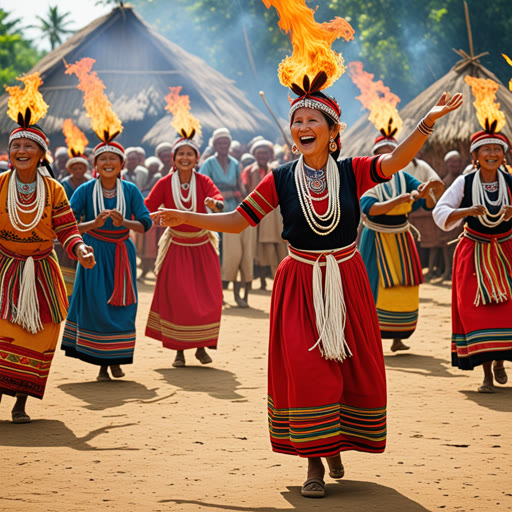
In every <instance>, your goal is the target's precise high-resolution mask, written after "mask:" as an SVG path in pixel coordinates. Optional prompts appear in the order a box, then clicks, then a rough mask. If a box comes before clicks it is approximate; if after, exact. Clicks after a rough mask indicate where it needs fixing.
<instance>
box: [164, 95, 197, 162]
mask: <svg viewBox="0 0 512 512" xmlns="http://www.w3.org/2000/svg"><path fill="white" fill-rule="evenodd" d="M181 89H182V88H181V86H178V87H169V94H168V95H167V96H166V97H165V100H166V102H167V104H166V106H165V110H167V111H169V112H170V113H171V114H172V115H173V119H172V121H171V126H172V127H173V128H174V129H175V130H176V131H177V132H178V133H179V134H180V135H181V138H180V139H179V140H177V141H176V143H175V144H174V146H173V148H172V154H173V156H174V154H175V152H176V150H177V149H178V148H179V147H181V146H190V147H191V148H193V149H194V151H195V152H196V154H197V157H198V158H199V147H198V146H197V144H196V143H195V142H194V140H193V138H194V136H195V135H198V136H199V135H201V123H200V122H199V119H197V118H196V117H194V116H193V115H192V114H191V113H190V98H189V97H188V96H185V95H183V96H181V95H180V92H181Z"/></svg>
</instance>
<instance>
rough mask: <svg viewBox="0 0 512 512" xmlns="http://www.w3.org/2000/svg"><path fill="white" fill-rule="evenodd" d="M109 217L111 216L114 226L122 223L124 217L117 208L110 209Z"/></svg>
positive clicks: (119, 225)
mask: <svg viewBox="0 0 512 512" xmlns="http://www.w3.org/2000/svg"><path fill="white" fill-rule="evenodd" d="M110 217H111V218H112V224H114V226H115V227H116V228H119V227H121V226H122V225H123V222H124V218H123V216H122V215H121V212H118V211H117V210H110Z"/></svg>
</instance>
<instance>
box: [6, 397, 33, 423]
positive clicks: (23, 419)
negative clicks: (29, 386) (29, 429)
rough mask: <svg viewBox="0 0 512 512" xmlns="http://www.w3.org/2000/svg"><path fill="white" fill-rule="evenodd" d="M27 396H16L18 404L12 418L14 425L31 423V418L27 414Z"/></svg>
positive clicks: (14, 408)
mask: <svg viewBox="0 0 512 512" xmlns="http://www.w3.org/2000/svg"><path fill="white" fill-rule="evenodd" d="M26 403H27V395H25V394H23V393H17V394H16V403H15V404H14V407H13V408H12V412H11V417H12V422H13V423H30V421H31V420H30V416H29V415H28V414H27V413H26V412H25V404H26Z"/></svg>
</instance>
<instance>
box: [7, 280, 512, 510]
mask: <svg viewBox="0 0 512 512" xmlns="http://www.w3.org/2000/svg"><path fill="white" fill-rule="evenodd" d="M152 289H153V286H152V282H151V281H146V284H145V285H140V286H139V294H140V307H139V313H138V318H137V331H138V338H137V348H136V354H135V364H133V365H132V366H125V367H124V369H125V372H126V377H125V378H124V379H122V380H116V381H112V382H96V380H95V378H96V373H97V368H96V367H93V366H91V365H88V364H86V363H83V362H81V361H77V360H73V359H69V358H65V357H64V354H63V352H62V351H60V350H58V351H57V354H56V356H55V359H54V363H53V367H52V372H51V375H50V380H49V384H48V388H47V390H46V396H45V398H44V400H43V401H39V400H35V399H29V402H28V408H27V411H28V412H29V414H30V415H31V416H32V418H33V421H32V423H31V424H27V425H13V424H12V423H11V422H10V421H9V420H10V409H11V407H12V403H13V399H12V398H11V397H4V398H3V401H2V404H1V406H0V444H1V446H2V449H1V450H2V459H3V460H2V463H1V469H0V478H1V483H2V485H1V492H0V510H2V511H3V510H6V511H13V512H14V511H29V510H34V511H48V512H50V511H59V512H60V511H67V512H78V511H103V510H106V511H123V512H124V511H168V510H172V511H183V512H194V511H212V512H213V511H248V512H270V511H274V512H288V511H300V512H309V511H324V512H327V511H329V512H330V511H338V510H339V511H343V512H353V511H354V512H355V511H357V512H373V511H375V512H388V511H404V512H422V511H464V512H469V511H478V512H487V511H505V510H512V486H511V481H512V480H511V476H510V475H511V474H512V442H511V441H512V428H511V426H510V425H511V418H512V416H511V412H512V387H511V386H510V385H507V386H504V387H500V390H499V392H498V393H496V394H494V395H482V394H478V393H477V392H476V389H477V387H478V385H479V383H480V381H481V379H482V371H481V369H477V370H476V371H474V372H462V371H459V370H456V369H452V368H451V367H450V364H449V359H448V358H449V339H450V288H449V287H448V286H433V285H429V284H425V285H422V288H421V292H420V294H421V295H420V296H421V306H420V307H421V309H420V321H419V325H418V329H417V331H416V333H415V334H414V336H413V337H412V338H411V339H410V340H409V341H410V342H411V343H410V344H411V345H412V349H411V350H410V351H409V352H408V353H400V354H396V355H395V354H392V353H391V352H390V351H389V345H390V343H389V341H385V345H384V349H385V359H386V366H387V378H388V388H389V393H388V397H389V402H388V420H389V424H388V427H389V431H388V448H387V451H386V452H385V453H384V454H382V455H368V454H359V453H354V452H347V453H346V454H345V455H343V460H344V463H345V468H346V476H345V478H344V479H343V480H342V481H341V483H336V482H335V481H332V480H329V478H327V481H328V484H327V492H328V497H326V498H325V499H323V500H311V499H306V498H302V497H301V496H300V485H301V484H302V482H303V480H304V477H305V461H304V460H303V459H299V458H297V457H290V456H286V455H280V454H274V453H273V452H272V451H271V449H270V443H269V440H268V431H267V419H266V367H267V360H266V359H267V330H268V311H269V305H270V292H254V294H253V295H252V296H251V297H250V303H251V305H252V308H251V309H249V310H242V309H238V308H236V307H234V306H233V305H234V302H233V301H232V296H231V293H230V292H228V294H227V295H226V298H227V300H228V305H227V306H226V307H225V308H224V316H223V321H222V329H221V337H220V342H219V348H218V350H217V351H216V352H212V357H213V359H214V362H213V364H212V365H208V366H201V365H200V364H199V362H198V361H196V360H195V358H194V356H193V353H191V352H189V353H186V355H187V363H188V364H189V366H187V367H186V368H179V369H175V368H172V366H171V363H172V361H173V359H174V353H173V352H171V351H168V350H164V349H163V348H162V347H161V346H160V344H159V342H157V341H155V340H152V339H149V338H146V337H144V327H145V321H146V318H147V314H148V310H149V305H150V301H151V293H152ZM510 366H511V365H510V363H508V367H509V368H510ZM510 376H511V377H512V375H510ZM511 380H512V379H511Z"/></svg>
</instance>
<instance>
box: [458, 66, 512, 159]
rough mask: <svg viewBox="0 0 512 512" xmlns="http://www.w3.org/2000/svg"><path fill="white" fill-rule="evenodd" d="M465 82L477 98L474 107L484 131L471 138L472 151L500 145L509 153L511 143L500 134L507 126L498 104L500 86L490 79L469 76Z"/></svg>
mask: <svg viewBox="0 0 512 512" xmlns="http://www.w3.org/2000/svg"><path fill="white" fill-rule="evenodd" d="M464 81H465V82H466V83H467V84H468V85H470V86H471V91H472V92H473V96H474V97H475V101H474V102H473V105H474V107H475V109H476V117H477V119H478V122H479V123H480V126H481V127H482V128H483V130H481V131H478V132H476V133H474V134H473V135H472V136H471V147H470V151H471V152H473V151H474V150H475V149H477V148H479V147H480V146H483V145H484V144H500V145H501V146H503V148H504V152H507V150H508V147H509V141H508V139H507V137H506V136H505V135H503V134H501V133H499V132H500V131H501V130H502V129H503V127H504V126H505V123H506V119H505V114H504V113H503V112H502V111H501V110H500V104H499V103H496V91H497V90H498V89H499V87H500V85H499V84H498V83H496V82H495V81H494V80H491V79H489V78H476V77H474V76H469V75H467V76H466V77H465V78H464Z"/></svg>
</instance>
